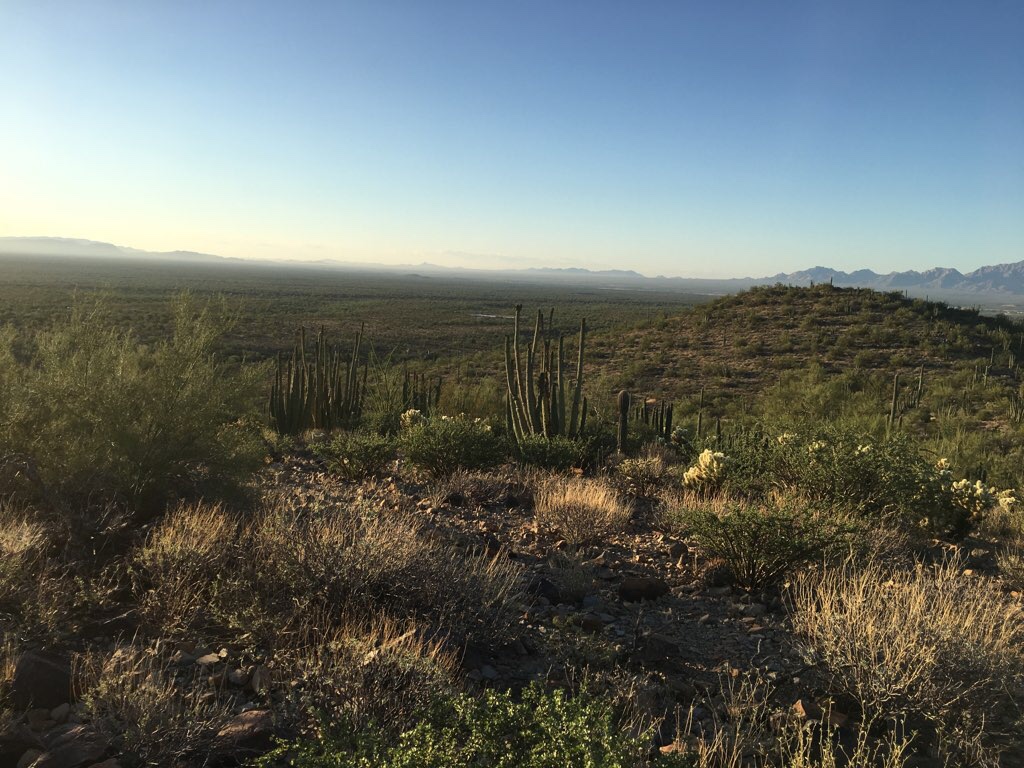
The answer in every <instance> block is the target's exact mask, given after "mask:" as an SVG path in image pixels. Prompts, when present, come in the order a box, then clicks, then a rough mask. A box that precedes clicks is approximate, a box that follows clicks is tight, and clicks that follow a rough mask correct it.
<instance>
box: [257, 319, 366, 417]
mask: <svg viewBox="0 0 1024 768" xmlns="http://www.w3.org/2000/svg"><path fill="white" fill-rule="evenodd" d="M362 338H363V331H362V329H360V330H359V333H357V334H356V340H355V344H354V345H353V347H352V355H351V357H349V358H348V359H345V358H344V357H343V356H342V354H341V353H340V352H339V351H338V350H337V349H328V347H327V340H326V338H325V335H324V329H323V328H322V327H321V329H320V332H319V333H318V334H317V337H316V344H315V345H314V347H313V352H312V356H307V354H306V329H305V328H300V329H299V337H298V340H297V342H296V344H295V348H294V349H293V350H292V354H291V357H290V358H286V357H285V356H284V355H278V358H277V375H276V376H275V378H274V383H273V385H272V386H271V389H270V418H271V421H272V422H273V424H274V428H275V429H276V430H277V431H278V432H279V433H281V434H283V435H296V434H300V433H302V432H304V431H306V430H307V429H324V430H328V431H330V430H332V429H335V428H338V427H349V426H352V425H354V424H355V423H356V422H357V421H358V420H359V416H360V414H361V413H362V409H363V395H364V394H365V392H366V368H365V366H364V368H363V371H362V376H360V375H359V345H360V343H361V342H362Z"/></svg>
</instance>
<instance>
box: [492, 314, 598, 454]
mask: <svg viewBox="0 0 1024 768" xmlns="http://www.w3.org/2000/svg"><path fill="white" fill-rule="evenodd" d="M522 309H523V307H522V305H521V304H519V305H516V308H515V320H514V325H513V330H512V336H511V337H508V336H506V337H505V380H506V386H507V388H508V392H507V395H506V409H507V414H506V415H507V419H508V422H509V424H510V426H511V428H512V432H513V434H514V435H515V437H516V442H518V443H520V444H522V442H523V441H524V440H525V438H527V437H530V436H532V435H542V436H543V437H545V438H552V437H558V436H561V437H570V438H576V437H579V435H580V434H581V433H582V431H583V428H584V426H585V425H586V419H587V399H586V398H585V397H584V396H583V348H584V342H585V339H586V334H587V321H586V320H581V321H580V332H579V346H578V350H577V356H576V375H575V377H574V379H573V381H572V384H571V388H572V391H571V393H567V392H566V389H567V381H566V379H567V378H568V377H567V375H566V372H565V370H564V369H565V361H564V357H565V339H564V337H563V336H562V335H561V334H559V335H558V338H557V344H556V343H554V342H555V339H554V338H553V332H552V329H551V325H552V321H553V320H554V312H555V311H554V310H553V309H552V310H551V312H550V314H549V315H548V328H547V330H545V327H544V313H543V312H540V311H538V312H537V321H536V324H535V325H534V328H533V341H532V342H531V343H530V345H529V346H528V347H527V348H526V351H525V354H522V353H521V352H520V348H519V318H520V314H521V312H522ZM538 357H539V360H538ZM538 368H539V370H538Z"/></svg>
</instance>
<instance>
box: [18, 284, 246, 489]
mask: <svg viewBox="0 0 1024 768" xmlns="http://www.w3.org/2000/svg"><path fill="white" fill-rule="evenodd" d="M229 326H230V316H229V315H228V313H227V312H226V311H225V308H224V307H217V306H214V305H210V304H208V305H206V306H197V305H196V304H195V303H194V302H193V301H191V300H190V299H189V298H188V297H187V296H182V297H179V299H178V300H177V301H176V303H175V305H174V330H173V333H172V335H171V337H170V338H168V339H166V340H163V341H160V342H157V343H155V344H152V345H142V344H140V343H139V342H137V341H136V339H135V336H134V335H133V333H132V331H131V330H130V329H128V330H126V329H124V328H122V327H120V326H118V325H117V324H115V322H114V321H113V319H112V318H110V317H109V316H108V315H107V314H106V312H105V309H104V306H103V305H102V304H101V303H86V302H84V301H77V302H76V303H75V305H74V306H73V307H72V310H71V313H70V315H69V316H68V317H67V318H65V319H63V320H59V321H57V322H56V323H55V324H54V325H53V326H52V327H51V328H50V329H49V330H47V331H41V332H39V333H38V334H36V335H35V336H34V338H33V339H32V340H31V342H32V343H31V344H30V347H31V352H32V354H31V360H30V361H25V362H18V361H16V360H15V359H14V357H13V355H12V354H11V352H10V344H11V337H10V334H6V339H5V341H6V349H7V351H6V352H0V358H3V359H6V360H7V361H8V362H7V363H6V370H5V371H4V373H3V377H4V387H3V389H4V391H5V394H4V395H3V396H2V397H3V399H4V400H5V401H6V403H4V408H3V410H0V456H3V455H5V454H8V455H10V454H18V455H21V456H24V457H27V458H28V459H29V460H30V461H31V463H32V464H33V466H34V467H35V468H37V469H38V474H39V477H40V479H41V480H42V482H43V483H44V484H45V485H46V486H47V487H48V488H49V489H51V490H53V491H54V492H56V493H58V494H63V495H64V496H65V497H67V496H74V497H77V498H86V497H88V498H90V500H92V501H94V502H96V501H102V500H103V499H111V498H114V499H126V500H131V501H133V502H135V503H136V504H139V505H143V506H145V505H149V504H154V503H155V502H157V501H158V500H159V499H160V498H161V496H163V495H165V494H167V493H168V492H171V491H184V490H189V489H195V488H197V487H200V486H201V485H204V484H207V483H209V482H210V481H222V480H227V481H232V480H236V479H240V478H241V477H242V476H243V474H244V473H245V472H246V471H247V470H250V469H252V468H254V467H255V466H256V462H257V460H258V458H259V455H260V451H261V446H260V441H259V435H258V428H257V425H256V421H255V419H252V420H251V421H246V420H245V419H244V417H245V416H246V415H247V414H252V403H253V402H254V401H255V391H256V390H255V387H256V386H257V376H258V375H259V374H260V370H259V369H258V368H255V367H252V368H250V369H248V370H246V371H240V370H238V369H236V368H233V367H230V366H228V365H226V364H224V363H220V362H218V361H217V359H216V357H215V356H214V354H213V353H214V349H215V346H216V344H217V342H218V340H219V338H220V337H221V335H222V334H223V333H224V332H225V330H226V329H227V328H228V327H229ZM4 346H5V345H4V344H3V343H0V348H3V347H4Z"/></svg>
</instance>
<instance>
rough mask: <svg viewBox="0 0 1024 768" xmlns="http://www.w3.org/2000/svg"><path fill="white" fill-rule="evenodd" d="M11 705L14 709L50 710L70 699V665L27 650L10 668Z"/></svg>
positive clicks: (45, 653) (53, 656) (50, 655)
mask: <svg viewBox="0 0 1024 768" xmlns="http://www.w3.org/2000/svg"><path fill="white" fill-rule="evenodd" d="M10 699H11V703H12V704H14V706H15V707H16V708H17V709H29V708H30V707H45V708H46V709H48V710H49V709H53V708H54V707H56V706H58V705H59V704H64V703H65V702H67V701H70V700H71V662H70V660H69V659H68V658H67V657H66V656H62V655H60V654H57V653H50V652H48V651H27V652H25V653H23V654H21V656H20V657H18V660H17V662H15V665H14V677H13V678H12V680H11V687H10Z"/></svg>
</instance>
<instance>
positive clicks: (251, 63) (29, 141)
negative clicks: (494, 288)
mask: <svg viewBox="0 0 1024 768" xmlns="http://www.w3.org/2000/svg"><path fill="white" fill-rule="evenodd" d="M0 16H3V21H4V23H3V24H0V66H2V67H3V71H6V72H8V73H16V76H15V77H11V78H9V81H8V83H7V88H6V89H5V93H4V94H3V96H2V97H0V179H3V183H2V184H0V236H55V237H73V238H83V239H91V240H97V241H103V242H110V243H114V244H117V245H122V246H128V247H132V248H139V249H143V250H150V251H171V250H188V251H197V252H204V253H212V254H216V255H220V256H231V257H236V258H257V259H278V260H305V261H309V260H322V259H328V260H338V261H349V262H370V263H380V264H418V263H421V262H430V263H435V264H439V265H444V266H464V267H466V266H471V267H481V268H509V267H516V266H519V267H535V266H551V267H566V266H568V267H586V268H590V269H595V270H596V269H635V270H637V271H639V272H642V273H644V274H647V275H658V274H663V275H667V276H692V277H744V276H752V277H761V276H766V275H771V274H775V273H777V272H791V271H796V270H799V269H805V268H809V267H812V266H816V265H824V266H829V267H834V268H836V269H843V270H847V271H852V270H855V269H860V268H868V269H873V270H875V271H877V272H883V273H884V272H890V271H901V270H907V269H918V270H923V269H928V268H931V267H936V266H943V267H955V268H957V269H959V270H961V271H963V272H967V271H970V270H972V269H975V268H977V267H979V266H982V265H985V264H995V263H1006V262H1015V261H1020V260H1022V259H1024V46H1020V45H1019V41H1020V40H1021V39H1024V6H1021V5H1020V4H1016V3H1010V2H993V3H991V4H985V5H984V6H979V5H976V4H971V3H967V2H959V1H957V2H951V3H948V4H943V5H942V7H941V8H939V7H937V6H934V5H933V4H930V3H927V2H923V1H921V2H908V3H905V4H900V5H899V6H898V7H894V6H892V5H890V4H885V3H881V2H865V3H859V4H844V3H826V4H820V3H811V2H797V3H793V4H787V5H786V6H785V7H784V8H768V7H765V6H763V5H761V4H757V3H747V2H741V3H738V4H736V6H735V7H732V6H730V7H725V6H721V5H717V4H716V5H714V6H710V5H706V4H701V3H667V2H665V3H661V2H655V3H652V4H651V5H650V6H645V7H644V8H643V10H642V11H641V10H638V9H637V8H627V7H625V6H621V5H619V4H613V3H603V2H597V3H592V4H591V3H588V4H585V5H584V4H575V3H567V4H564V5H558V6H554V7H552V6H550V5H549V4H541V3H531V2H527V3H523V4H517V5H516V6H514V7H489V6H484V5H480V4H477V3H471V2H453V1H449V2H442V3H439V4H436V5H433V4H431V5H430V7H427V6H426V5H421V4H418V3H412V2H396V3H389V4H379V3H369V2H359V3H356V2H347V3H338V4H321V3H313V2H308V3H297V4H296V5H295V6H294V8H292V7H289V9H285V8H283V7H282V6H280V5H278V4H273V3H269V2H253V3H245V4H242V3H240V2H223V3H214V4H210V3H202V2H198V0H195V1H186V2H179V3H156V2H155V3H143V4H125V3H121V2H117V1H116V0H97V1H96V2H94V3H89V4H82V3H78V2H73V0H64V1H63V2H62V1H60V0H8V2H6V3H4V4H3V7H2V10H0Z"/></svg>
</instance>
